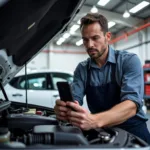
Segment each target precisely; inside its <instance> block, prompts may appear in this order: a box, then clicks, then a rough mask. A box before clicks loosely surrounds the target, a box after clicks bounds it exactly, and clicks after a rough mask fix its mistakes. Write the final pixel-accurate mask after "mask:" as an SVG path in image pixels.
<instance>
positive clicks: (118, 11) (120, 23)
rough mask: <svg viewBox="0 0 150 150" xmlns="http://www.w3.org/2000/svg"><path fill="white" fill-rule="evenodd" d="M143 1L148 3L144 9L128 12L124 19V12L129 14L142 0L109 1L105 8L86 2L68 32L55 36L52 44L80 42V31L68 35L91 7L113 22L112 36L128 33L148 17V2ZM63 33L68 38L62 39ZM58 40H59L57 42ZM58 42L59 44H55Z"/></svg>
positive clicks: (90, 1) (149, 15)
mask: <svg viewBox="0 0 150 150" xmlns="http://www.w3.org/2000/svg"><path fill="white" fill-rule="evenodd" d="M105 1H106V0H105ZM145 1H146V2H148V3H149V4H148V5H147V6H146V7H144V8H143V9H141V10H140V11H138V12H136V13H131V12H130V17H129V18H124V17H123V14H124V12H125V10H127V11H128V12H129V11H130V9H131V8H133V7H134V6H136V5H137V4H139V3H141V2H143V0H110V1H109V2H108V3H107V4H106V5H105V6H100V5H98V4H97V3H98V2H99V0H86V1H85V3H84V5H83V7H82V8H81V10H80V12H79V13H78V14H77V15H76V17H75V18H74V20H73V21H72V23H71V24H70V25H69V27H68V30H67V31H66V32H64V33H63V34H61V35H59V36H57V37H56V38H55V39H54V41H53V42H54V43H57V45H58V43H59V45H60V46H61V45H62V44H71V45H72V44H73V45H76V42H77V41H79V40H81V34H80V30H79V28H78V29H77V30H76V31H75V32H74V33H73V34H70V28H71V27H72V26H73V25H79V24H78V23H77V22H78V20H79V19H80V18H81V17H83V16H84V15H85V14H86V13H87V12H90V11H91V8H92V7H93V6H95V7H96V8H97V9H98V12H99V13H101V14H103V15H104V16H105V17H106V18H107V19H108V21H113V22H115V25H114V26H113V27H111V28H109V30H110V31H111V32H112V34H113V35H115V34H117V33H118V32H120V31H128V30H129V29H131V28H134V27H136V26H137V25H139V24H141V23H143V22H144V20H146V19H148V18H149V17H150V0H145ZM65 33H67V34H68V33H69V35H70V36H69V37H68V38H62V37H63V35H64V34H65ZM60 38H61V40H59V39H60ZM58 40H59V41H61V42H57V41H58ZM62 41H63V42H62ZM79 45H80V44H79Z"/></svg>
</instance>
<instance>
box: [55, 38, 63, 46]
mask: <svg viewBox="0 0 150 150" xmlns="http://www.w3.org/2000/svg"><path fill="white" fill-rule="evenodd" d="M64 41H65V39H64V38H63V37H61V38H60V39H59V40H58V41H57V42H56V44H57V45H61V44H62V43H63V42H64Z"/></svg>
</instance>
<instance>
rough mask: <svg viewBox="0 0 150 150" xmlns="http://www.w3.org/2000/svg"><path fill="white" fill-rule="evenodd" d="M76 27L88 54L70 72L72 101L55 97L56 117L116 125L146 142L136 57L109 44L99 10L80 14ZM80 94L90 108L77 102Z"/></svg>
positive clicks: (86, 124)
mask: <svg viewBox="0 0 150 150" xmlns="http://www.w3.org/2000/svg"><path fill="white" fill-rule="evenodd" d="M80 30H81V34H82V39H83V44H84V46H85V48H86V51H87V53H88V55H89V56H90V57H89V58H88V59H87V60H85V61H83V62H81V63H79V64H78V66H77V67H76V69H75V72H74V81H73V84H72V93H73V97H74V100H75V103H74V102H64V101H61V100H57V101H56V105H55V107H54V110H55V113H56V117H57V119H59V120H69V121H70V122H71V124H72V125H75V126H77V127H79V128H81V129H83V130H90V129H94V128H100V127H112V126H116V127H120V128H122V129H124V130H126V131H128V132H130V133H133V134H135V135H137V136H138V137H140V138H141V139H143V140H145V141H146V142H147V143H149V144H150V133H149V131H148V129H147V125H146V121H147V118H146V116H145V114H144V112H143V110H142V105H143V104H142V98H143V89H144V87H143V85H144V83H143V70H142V66H141V63H140V60H139V58H138V57H137V55H136V54H133V53H128V52H126V51H117V50H114V49H113V48H111V47H110V46H109V41H110V39H111V33H110V32H109V31H108V21H107V19H106V18H105V17H104V16H103V15H101V14H99V13H88V14H87V15H86V16H84V17H83V18H81V25H80ZM84 95H86V98H87V103H88V107H89V110H90V112H89V111H88V110H86V109H85V108H83V107H82V106H81V105H82V104H83V97H84ZM66 106H67V107H66ZM68 106H69V107H70V108H72V109H70V108H69V107H68ZM73 110H75V111H73Z"/></svg>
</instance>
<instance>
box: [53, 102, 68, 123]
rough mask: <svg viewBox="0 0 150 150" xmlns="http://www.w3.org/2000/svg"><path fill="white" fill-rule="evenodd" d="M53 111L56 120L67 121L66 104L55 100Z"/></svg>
mask: <svg viewBox="0 0 150 150" xmlns="http://www.w3.org/2000/svg"><path fill="white" fill-rule="evenodd" d="M54 111H55V114H56V118H57V119H59V120H64V121H65V120H67V112H68V108H67V107H66V103H65V102H64V101H61V100H56V105H55V107H54Z"/></svg>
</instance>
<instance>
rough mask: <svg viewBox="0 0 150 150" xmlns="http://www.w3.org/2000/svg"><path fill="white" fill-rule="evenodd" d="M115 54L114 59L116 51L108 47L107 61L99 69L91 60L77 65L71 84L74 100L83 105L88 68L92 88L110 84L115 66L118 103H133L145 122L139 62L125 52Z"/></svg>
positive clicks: (141, 71) (142, 82)
mask: <svg viewBox="0 0 150 150" xmlns="http://www.w3.org/2000/svg"><path fill="white" fill-rule="evenodd" d="M117 53H118V55H117V57H116V51H115V50H114V49H113V48H111V47H109V53H108V58H107V61H106V63H105V65H103V66H102V67H101V68H100V67H99V66H98V65H97V64H96V63H95V62H94V61H93V60H92V59H91V58H88V59H87V60H85V61H83V62H81V63H79V64H78V66H77V67H76V69H75V72H74V81H73V83H72V93H73V97H74V100H77V101H78V102H79V103H80V105H82V104H83V97H84V95H85V89H86V83H87V68H89V67H90V69H91V75H90V78H91V81H90V84H91V85H92V86H100V85H102V84H106V83H109V82H111V74H112V71H113V69H112V66H113V65H116V70H115V77H116V81H117V83H118V85H119V86H120V88H121V91H120V92H121V94H120V102H122V101H124V100H132V101H134V102H135V103H136V105H137V108H138V111H137V114H136V115H137V116H139V117H140V118H142V119H145V120H147V118H146V115H145V114H144V112H143V110H142V105H143V103H142V99H143V93H144V81H143V69H142V66H141V63H140V60H139V58H138V57H137V55H136V54H133V53H128V52H127V51H117ZM108 94H109V93H108Z"/></svg>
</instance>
